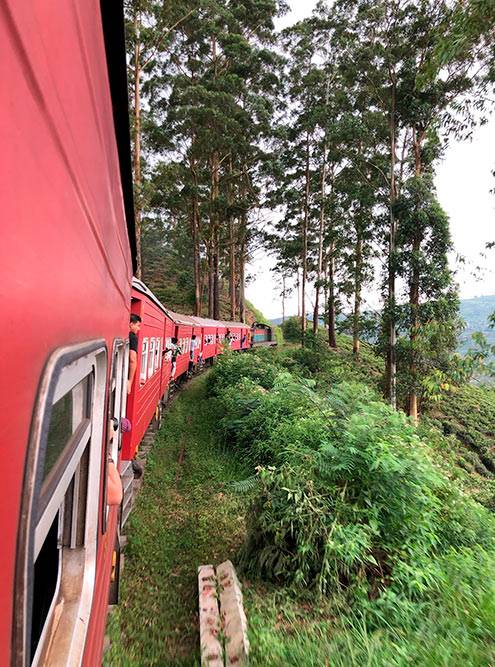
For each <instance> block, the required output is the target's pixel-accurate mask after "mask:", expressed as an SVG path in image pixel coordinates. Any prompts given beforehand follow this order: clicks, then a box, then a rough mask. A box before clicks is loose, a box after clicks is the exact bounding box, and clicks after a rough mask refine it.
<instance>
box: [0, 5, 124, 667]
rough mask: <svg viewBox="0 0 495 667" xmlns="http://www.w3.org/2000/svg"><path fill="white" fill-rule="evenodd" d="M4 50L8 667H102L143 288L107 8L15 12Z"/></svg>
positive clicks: (2, 606) (4, 17)
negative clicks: (119, 426) (137, 290)
mask: <svg viewBox="0 0 495 667" xmlns="http://www.w3.org/2000/svg"><path fill="white" fill-rule="evenodd" d="M116 4H118V3H116ZM112 11H113V8H112ZM115 11H117V10H115ZM117 14H118V12H117ZM113 18H114V19H115V17H113ZM121 18H122V17H120V18H119V17H117V19H118V20H114V21H113V28H114V29H115V30H118V29H119V26H120V27H123V26H122V24H121V23H119V21H121ZM54 35H56V36H57V37H56V39H54V38H53V36H54ZM0 40H1V44H2V58H0V70H1V77H2V82H3V85H4V87H5V90H7V91H9V92H8V97H9V99H8V104H3V105H1V106H0V126H1V127H2V128H6V129H7V131H6V132H5V133H4V139H3V142H2V151H1V154H0V197H1V200H2V219H3V221H4V223H5V224H4V226H3V229H2V243H1V245H0V259H1V264H2V308H3V312H4V313H6V317H5V318H4V323H3V333H4V336H5V339H6V340H8V344H7V345H6V346H4V354H3V357H2V383H1V387H0V404H1V405H2V415H3V416H2V422H3V423H2V436H1V437H2V443H1V448H2V451H3V452H8V465H6V466H4V471H3V476H2V485H1V489H0V525H1V526H2V546H1V549H0V665H10V664H15V665H16V666H21V667H23V666H25V665H30V664H34V665H36V664H38V665H41V664H64V665H80V664H85V665H91V666H93V665H97V664H101V656H102V648H103V635H104V626H105V620H106V615H107V605H108V592H109V584H110V575H111V569H112V554H113V551H114V546H115V537H116V525H117V508H108V507H107V503H106V495H105V494H106V473H107V455H108V454H112V455H114V456H117V455H118V446H117V447H116V445H117V443H118V439H119V437H120V435H119V433H118V432H115V431H113V430H111V429H109V428H108V425H109V417H113V418H117V421H118V417H119V416H120V415H121V414H122V403H123V398H124V395H123V391H124V389H123V388H124V385H125V379H126V363H127V354H126V341H127V335H128V318H129V303H130V298H131V276H132V258H131V250H130V243H129V234H130V233H131V227H129V232H128V229H127V225H128V224H129V225H130V222H129V218H128V219H127V221H126V215H125V205H124V200H123V182H122V180H121V177H122V174H123V170H124V167H123V162H122V156H121V155H119V150H118V146H117V141H116V116H114V109H113V108H112V91H111V89H110V87H109V72H108V70H107V65H108V63H107V57H106V51H105V41H104V31H103V28H102V17H101V14H100V2H99V1H97V0H84V1H83V0H70V1H69V0H60V1H59V2H56V3H34V4H33V3H23V2H16V1H15V0H5V1H4V2H3V3H1V5H0ZM122 55H123V54H122ZM122 64H123V68H124V71H125V60H124V59H123V61H122ZM110 83H111V84H112V77H110ZM112 85H113V84H112ZM124 89H125V85H124ZM124 94H125V90H124ZM95 100H97V103H95ZM126 122H127V119H126ZM128 196H129V195H128ZM124 198H125V192H124ZM129 210H132V207H130V208H129ZM74 572H77V575H76V576H74V574H73V573H74ZM69 573H71V574H69Z"/></svg>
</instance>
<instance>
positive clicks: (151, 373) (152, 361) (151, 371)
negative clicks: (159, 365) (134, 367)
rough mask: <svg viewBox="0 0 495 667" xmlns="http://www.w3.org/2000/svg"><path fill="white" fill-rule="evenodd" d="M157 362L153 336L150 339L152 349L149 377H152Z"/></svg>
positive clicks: (149, 361) (150, 352)
mask: <svg viewBox="0 0 495 667" xmlns="http://www.w3.org/2000/svg"><path fill="white" fill-rule="evenodd" d="M154 364H155V339H154V338H152V339H151V341H150V351H149V360H148V377H149V378H150V377H151V376H152V375H153V370H154Z"/></svg>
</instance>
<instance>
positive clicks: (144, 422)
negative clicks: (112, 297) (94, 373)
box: [122, 288, 171, 460]
mask: <svg viewBox="0 0 495 667" xmlns="http://www.w3.org/2000/svg"><path fill="white" fill-rule="evenodd" d="M132 298H133V308H132V310H133V312H135V313H136V314H138V315H139V316H140V317H141V320H142V322H141V330H140V332H139V336H138V354H137V370H136V375H135V377H134V381H133V384H132V388H131V393H130V394H129V396H128V400H127V412H126V414H127V417H128V418H129V419H130V421H131V424H132V430H131V431H130V433H125V434H124V437H123V440H122V458H123V459H124V460H131V459H132V458H134V455H135V454H136V451H137V449H138V447H139V443H140V442H141V440H142V439H143V436H144V434H145V432H146V429H147V428H148V426H149V423H150V421H151V420H152V418H153V415H154V413H155V409H156V406H157V404H158V401H159V399H160V398H161V395H162V393H163V391H162V380H163V378H162V364H163V363H164V362H165V365H167V360H166V359H165V360H164V358H163V355H162V353H161V351H162V350H163V349H165V338H166V334H167V331H166V321H167V320H168V321H169V322H170V323H171V321H170V319H169V318H168V317H167V316H166V315H165V312H164V311H163V310H161V309H160V307H159V306H158V304H157V303H155V301H153V300H152V299H151V298H150V297H149V296H148V295H147V294H143V293H142V292H139V291H138V290H136V289H135V288H133V290H132ZM145 340H146V341H147V342H148V347H147V370H146V378H145V379H143V378H142V377H141V366H142V362H143V341H145ZM152 340H153V341H155V345H156V341H157V340H159V341H160V355H159V364H160V366H159V368H158V370H156V371H155V370H153V373H152V374H151V377H150V376H149V375H150V374H149V362H150V344H151V341H152ZM155 350H156V347H155ZM155 355H156V352H155V353H154V354H153V365H154V363H155Z"/></svg>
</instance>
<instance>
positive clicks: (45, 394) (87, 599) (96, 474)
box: [11, 339, 108, 665]
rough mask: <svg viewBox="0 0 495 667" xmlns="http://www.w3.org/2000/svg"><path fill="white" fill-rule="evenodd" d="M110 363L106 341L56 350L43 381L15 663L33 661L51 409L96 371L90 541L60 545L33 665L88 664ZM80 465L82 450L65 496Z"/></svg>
mask: <svg viewBox="0 0 495 667" xmlns="http://www.w3.org/2000/svg"><path fill="white" fill-rule="evenodd" d="M107 367H108V352H107V348H106V344H105V341H104V340H103V339H98V340H94V341H90V342H87V343H82V344H79V345H74V346H70V347H63V348H59V349H58V350H56V351H55V352H54V353H53V354H52V355H51V356H50V357H49V359H48V361H47V363H46V366H45V368H44V371H43V374H42V377H41V379H40V384H39V387H38V392H37V402H36V405H35V409H34V411H33V418H32V422H31V430H30V436H29V442H28V448H27V456H26V463H25V470H24V485H23V493H22V499H21V511H20V515H19V525H18V539H17V554H16V572H15V586H14V591H15V593H14V615H13V619H14V621H13V629H12V644H11V646H12V661H13V662H15V664H19V665H27V664H31V663H30V658H31V655H30V653H31V647H30V644H31V632H32V629H31V623H32V613H33V606H34V605H33V594H34V590H33V589H34V566H35V561H36V556H35V553H36V546H39V545H36V531H37V530H38V535H39V534H40V533H39V524H40V521H39V519H40V518H43V517H44V516H45V515H46V513H47V512H48V507H49V505H50V503H51V501H50V502H49V504H48V505H47V507H46V508H45V509H44V510H43V511H42V513H41V517H40V516H39V511H38V506H37V501H38V499H39V498H40V494H41V488H42V480H43V472H44V465H45V456H46V450H47V444H48V434H49V425H50V420H51V414H52V408H53V405H54V404H55V403H56V402H57V400H59V399H60V398H61V397H63V396H64V395H65V394H67V393H68V392H69V391H72V388H73V387H74V386H76V384H77V382H78V381H80V380H82V379H84V377H86V375H88V374H91V373H93V374H94V383H93V387H92V392H93V393H92V421H91V431H90V437H89V440H88V441H87V442H86V445H85V447H84V448H82V452H83V454H84V453H85V452H86V451H88V464H87V475H88V478H87V494H86V504H85V507H84V513H85V514H84V517H85V525H84V546H83V547H79V548H78V549H75V550H74V553H70V552H67V553H64V552H65V550H66V549H70V551H72V549H71V547H64V548H63V549H60V556H59V557H60V559H61V560H62V558H63V559H64V560H63V561H62V562H59V569H58V575H57V583H56V589H55V592H54V595H53V599H52V603H51V607H50V610H49V611H48V614H47V616H46V619H45V624H44V627H43V631H42V633H41V635H40V639H39V642H38V647H37V651H36V654H35V656H33V663H32V664H33V665H36V664H40V663H41V662H45V661H50V660H52V661H56V660H57V658H58V659H61V657H62V656H61V655H57V650H60V651H63V652H64V661H65V662H66V664H79V663H80V662H81V661H82V657H83V653H84V647H85V641H86V635H87V630H88V625H89V620H90V615H91V608H92V604H93V597H94V582H95V574H96V561H97V547H98V536H99V516H100V515H99V507H100V502H101V497H100V488H101V475H102V465H101V463H102V462H101V458H102V457H101V454H102V451H101V448H102V442H103V429H104V422H105V415H106V412H105V396H106V388H107ZM78 378H79V379H78ZM76 449H78V448H76ZM80 462H82V458H81V457H80V458H77V454H76V451H72V452H71V455H70V457H69V463H68V467H69V466H70V467H71V469H72V468H73V469H74V470H73V473H72V476H70V475H69V474H68V473H67V470H65V471H64V472H63V473H62V475H61V477H60V479H59V481H58V484H57V485H56V487H55V488H56V489H58V490H59V492H60V488H61V487H62V486H63V485H64V484H65V481H66V480H67V479H69V483H68V485H67V487H66V488H65V491H64V493H67V491H68V490H69V488H70V484H71V483H72V480H73V479H74V472H75V470H76V469H77V467H78V465H79V463H80ZM76 464H77V465H76ZM62 480H64V481H62ZM63 507H64V504H63V502H62V503H61V505H60V506H59V509H58V510H57V512H56V513H55V516H54V518H55V517H56V516H57V513H58V512H59V511H61V510H62V511H63ZM62 519H63V517H62ZM59 525H60V517H59ZM38 541H39V540H38ZM71 546H72V545H71ZM76 561H77V562H78V565H79V567H80V568H81V578H80V581H79V583H80V586H79V587H76V588H75V589H74V594H73V597H72V596H71V594H70V590H69V589H70V585H68V583H69V579H70V570H71V568H73V567H74V566H75V562H76ZM71 563H72V564H71ZM71 583H73V582H71ZM62 589H63V590H62ZM61 591H62V594H63V593H64V592H65V594H66V597H65V598H64V600H65V601H66V604H64V612H63V613H62V614H61V615H60V617H58V618H57V622H56V624H55V625H54V616H55V615H54V607H55V606H56V603H58V601H59V595H60V594H61ZM48 633H49V635H50V641H49V642H47V643H46V645H44V640H45V639H46V634H48ZM68 636H69V637H70V641H69V650H68V653H67V637H68Z"/></svg>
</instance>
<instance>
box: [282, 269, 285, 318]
mask: <svg viewBox="0 0 495 667" xmlns="http://www.w3.org/2000/svg"><path fill="white" fill-rule="evenodd" d="M284 322H285V276H282V324H283V323H284Z"/></svg>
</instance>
